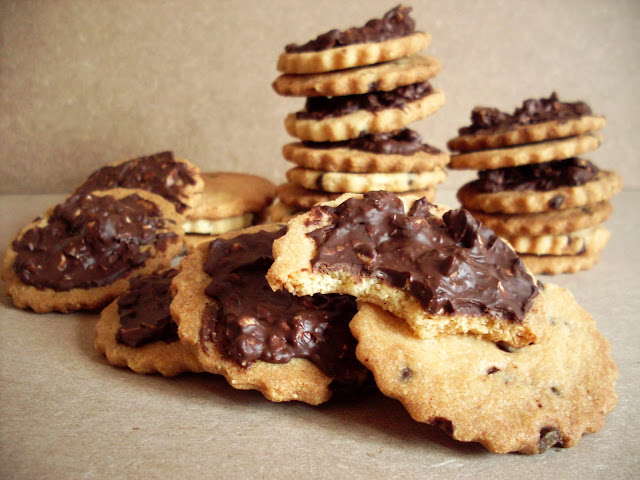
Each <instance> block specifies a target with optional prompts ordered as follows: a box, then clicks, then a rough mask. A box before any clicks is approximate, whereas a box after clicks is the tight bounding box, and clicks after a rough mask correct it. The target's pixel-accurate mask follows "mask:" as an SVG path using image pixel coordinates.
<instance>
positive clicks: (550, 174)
mask: <svg viewBox="0 0 640 480" xmlns="http://www.w3.org/2000/svg"><path fill="white" fill-rule="evenodd" d="M599 171H600V170H599V169H598V167H596V166H595V165H594V164H593V163H591V162H590V161H589V160H584V159H581V158H576V157H572V158H567V159H564V160H555V161H552V162H545V163H534V164H528V165H521V166H519V167H505V168H497V169H495V170H480V171H479V172H478V180H477V181H476V182H475V183H474V185H475V189H476V190H477V191H479V192H488V193H496V192H504V191H507V190H508V191H512V190H537V191H549V190H555V189H556V188H559V187H577V186H580V185H584V184H585V183H587V182H589V181H591V180H593V178H594V177H595V176H596V175H597V174H598V172H599Z"/></svg>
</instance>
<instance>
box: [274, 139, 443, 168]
mask: <svg viewBox="0 0 640 480" xmlns="http://www.w3.org/2000/svg"><path fill="white" fill-rule="evenodd" d="M282 154H283V156H284V158H286V159H287V160H289V161H290V162H293V163H295V164H297V165H298V166H300V167H303V168H309V169H312V170H324V171H327V172H354V173H374V172H378V173H394V172H425V171H431V170H435V169H437V168H440V167H444V166H445V165H447V164H448V163H449V155H448V154H446V153H444V152H442V151H441V150H439V149H437V148H435V147H432V146H430V145H428V144H425V143H423V142H422V138H421V137H420V135H419V134H418V133H417V132H416V131H415V130H410V129H403V130H399V131H393V132H385V133H379V134H370V135H363V136H361V137H358V138H355V139H351V140H345V141H343V142H293V143H289V144H287V145H285V146H284V147H282Z"/></svg>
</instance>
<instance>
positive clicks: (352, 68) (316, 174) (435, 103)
mask: <svg viewBox="0 0 640 480" xmlns="http://www.w3.org/2000/svg"><path fill="white" fill-rule="evenodd" d="M410 10H411V9H410V8H408V7H402V6H398V7H396V8H394V9H392V10H390V11H389V12H387V13H386V14H385V15H384V16H383V18H382V19H373V20H370V21H369V22H367V23H366V24H365V25H364V26H363V27H353V28H350V29H348V30H345V31H338V30H331V31H329V32H327V33H325V34H322V35H320V36H318V37H317V38H315V39H314V40H311V41H310V42H308V43H306V44H304V45H295V44H291V45H288V46H287V47H286V48H285V53H283V54H282V55H281V56H280V58H279V61H278V70H280V71H281V72H283V74H282V75H280V76H279V77H278V78H277V79H276V80H275V82H274V83H273V88H274V90H275V91H276V92H277V93H278V94H280V95H285V96H300V97H307V100H306V104H305V107H304V109H303V110H301V111H298V112H295V113H291V114H289V115H288V116H287V117H286V119H285V127H286V129H287V132H288V133H289V134H290V135H292V136H294V137H296V138H298V139H299V141H297V142H294V143H290V144H287V145H285V146H284V148H283V155H284V157H285V159H286V160H288V161H290V162H293V163H294V164H296V165H297V166H296V167H294V168H292V169H290V170H289V171H288V172H287V174H286V176H287V180H288V182H287V183H284V184H282V185H280V186H279V188H278V191H277V197H278V199H279V202H278V203H276V204H275V205H274V207H273V209H272V218H273V219H274V220H275V221H280V220H284V219H287V218H289V217H291V216H293V215H295V214H296V213H299V212H302V211H305V210H306V209H308V208H310V207H311V206H312V205H314V204H316V203H318V202H323V201H328V200H332V199H335V198H337V197H338V196H340V195H341V194H342V193H344V192H352V193H362V192H368V191H373V190H387V191H393V192H400V193H406V192H409V193H418V194H420V195H423V196H426V197H427V198H429V199H431V200H433V198H434V196H435V189H434V187H435V185H437V184H439V183H441V182H443V181H444V180H445V178H446V173H445V170H444V169H443V167H444V166H445V165H446V164H447V163H448V161H449V157H448V155H447V154H446V153H443V152H441V151H440V150H438V149H437V148H434V147H432V146H430V145H428V144H425V143H423V141H422V138H421V136H420V135H419V134H418V133H417V132H415V131H413V130H411V129H408V128H407V126H408V125H409V124H411V123H412V122H415V121H418V120H420V119H422V118H424V117H426V116H428V115H431V114H432V113H434V112H435V111H437V110H438V109H439V108H440V107H441V106H442V105H443V104H444V101H445V99H444V93H443V92H442V91H441V90H440V89H437V88H434V87H432V86H431V85H430V84H429V79H431V78H433V77H434V76H436V75H437V74H438V73H439V72H440V69H441V66H440V63H439V62H438V60H437V59H435V58H433V57H428V56H421V55H418V53H419V52H420V51H421V50H422V49H424V48H425V47H427V46H428V45H429V43H430V40H431V37H430V35H429V34H427V33H423V32H417V31H416V30H415V21H414V20H413V19H412V18H411V17H410V16H409V12H410Z"/></svg>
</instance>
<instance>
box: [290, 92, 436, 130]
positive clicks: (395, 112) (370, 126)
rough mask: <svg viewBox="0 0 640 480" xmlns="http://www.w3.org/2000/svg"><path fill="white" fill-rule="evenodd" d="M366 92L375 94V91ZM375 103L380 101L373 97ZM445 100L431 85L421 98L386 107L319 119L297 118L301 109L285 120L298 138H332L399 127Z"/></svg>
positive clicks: (434, 108)
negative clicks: (401, 104) (398, 105)
mask: <svg viewBox="0 0 640 480" xmlns="http://www.w3.org/2000/svg"><path fill="white" fill-rule="evenodd" d="M414 85H416V84H414ZM409 87H411V86H409ZM399 88H406V87H399ZM397 90H398V89H396V90H394V92H395V91H397ZM382 93H383V94H387V93H389V92H382ZM367 95H375V93H369V94H367ZM323 98H326V97H323ZM334 98H343V97H334ZM375 103H376V104H379V103H380V102H379V101H375ZM444 103H445V96H444V92H443V91H442V90H440V89H438V88H434V89H432V90H431V91H430V93H427V94H426V95H425V96H422V97H421V98H418V99H416V100H411V101H407V102H405V103H404V104H403V106H402V107H388V108H383V109H381V110H377V111H370V110H366V109H357V110H355V111H353V112H352V113H346V114H344V115H340V116H329V117H326V118H322V119H314V118H300V114H302V113H304V111H301V112H297V113H290V114H288V115H287V116H286V118H285V122H284V124H285V128H286V130H287V132H288V133H289V135H291V136H293V137H297V138H299V139H301V140H309V141H314V142H327V141H330V142H335V141H341V140H347V139H350V138H356V137H358V136H360V135H362V134H366V133H383V132H389V131H392V130H398V129H402V128H404V127H406V126H407V125H409V124H410V123H413V122H416V121H418V120H421V119H423V118H425V117H427V116H429V115H431V114H433V113H435V112H436V111H437V110H438V109H439V108H440V107H442V106H443V105H444Z"/></svg>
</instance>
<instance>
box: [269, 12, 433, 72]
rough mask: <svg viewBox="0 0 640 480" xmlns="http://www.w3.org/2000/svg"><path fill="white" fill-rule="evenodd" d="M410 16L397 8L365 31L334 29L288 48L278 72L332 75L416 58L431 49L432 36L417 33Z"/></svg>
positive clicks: (369, 23) (361, 29)
mask: <svg viewBox="0 0 640 480" xmlns="http://www.w3.org/2000/svg"><path fill="white" fill-rule="evenodd" d="M410 12H411V8H410V7H403V6H397V7H395V8H393V9H392V10H390V11H388V12H387V13H385V15H384V16H383V17H382V18H381V19H372V20H369V21H368V22H367V23H366V24H365V25H364V26H363V27H353V28H350V29H348V30H345V31H339V30H336V29H334V30H330V31H328V32H327V33H324V34H322V35H319V36H318V37H316V38H315V39H313V40H311V41H309V42H307V43H305V44H303V45H296V44H290V45H287V46H286V47H285V52H284V53H283V54H281V55H280V58H279V59H278V70H280V71H281V72H284V73H295V74H302V73H317V72H329V71H333V70H343V69H346V68H352V67H359V66H362V65H372V64H375V63H381V62H386V61H389V60H394V59H396V58H402V57H408V56H410V55H413V54H415V53H417V52H419V51H420V50H422V49H424V48H426V47H427V46H428V45H429V43H430V42H431V36H430V35H429V34H428V33H423V32H416V31H415V21H414V20H413V19H412V18H411V16H410V15H409V14H410Z"/></svg>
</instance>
